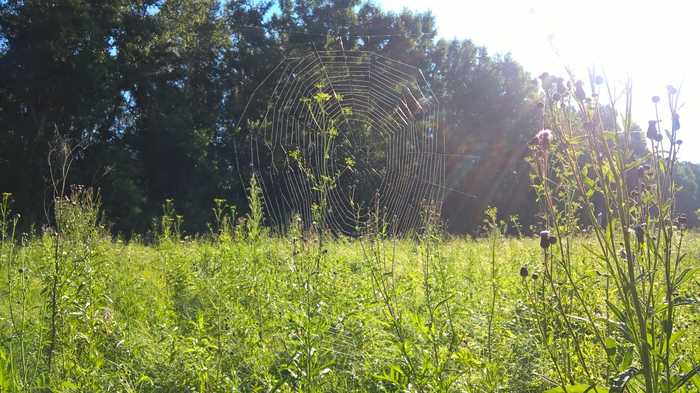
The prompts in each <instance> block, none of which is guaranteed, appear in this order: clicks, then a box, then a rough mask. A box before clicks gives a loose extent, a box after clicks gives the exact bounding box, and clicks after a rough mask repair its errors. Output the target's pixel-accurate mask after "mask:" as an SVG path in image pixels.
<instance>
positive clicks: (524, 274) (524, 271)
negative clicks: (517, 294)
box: [520, 266, 530, 278]
mask: <svg viewBox="0 0 700 393" xmlns="http://www.w3.org/2000/svg"><path fill="white" fill-rule="evenodd" d="M529 274H530V273H529V272H528V270H527V266H523V267H521V268H520V277H522V278H525V277H527V276H528V275H529Z"/></svg>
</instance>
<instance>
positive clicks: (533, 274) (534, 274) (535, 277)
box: [532, 272, 540, 280]
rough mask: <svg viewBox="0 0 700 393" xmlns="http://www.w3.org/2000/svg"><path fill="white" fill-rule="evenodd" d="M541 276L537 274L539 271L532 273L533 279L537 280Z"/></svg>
mask: <svg viewBox="0 0 700 393" xmlns="http://www.w3.org/2000/svg"><path fill="white" fill-rule="evenodd" d="M539 276H540V275H539V274H537V272H535V273H532V279H533V280H537V278H538V277H539Z"/></svg>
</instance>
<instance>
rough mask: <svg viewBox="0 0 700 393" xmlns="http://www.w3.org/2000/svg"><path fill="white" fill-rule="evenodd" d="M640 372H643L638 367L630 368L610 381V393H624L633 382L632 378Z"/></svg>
mask: <svg viewBox="0 0 700 393" xmlns="http://www.w3.org/2000/svg"><path fill="white" fill-rule="evenodd" d="M640 372H641V370H640V369H638V368H637V367H630V368H628V369H627V370H625V371H623V372H622V373H621V374H619V375H617V376H616V377H613V378H612V379H611V380H610V393H623V392H624V391H625V386H627V382H629V381H630V380H632V378H634V376H635V375H637V374H639V373H640Z"/></svg>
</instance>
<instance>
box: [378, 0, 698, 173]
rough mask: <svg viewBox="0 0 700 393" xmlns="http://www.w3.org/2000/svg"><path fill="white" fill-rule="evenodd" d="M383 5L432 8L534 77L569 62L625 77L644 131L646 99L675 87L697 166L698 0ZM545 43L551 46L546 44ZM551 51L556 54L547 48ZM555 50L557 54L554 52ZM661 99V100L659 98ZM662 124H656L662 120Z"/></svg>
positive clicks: (461, 0)
mask: <svg viewBox="0 0 700 393" xmlns="http://www.w3.org/2000/svg"><path fill="white" fill-rule="evenodd" d="M375 2H376V4H379V5H380V6H382V7H383V8H384V9H386V10H393V11H400V10H402V9H403V8H408V9H411V10H414V11H425V10H432V13H433V15H434V16H435V18H436V20H437V27H438V33H439V35H440V36H441V37H443V38H448V39H450V38H455V37H456V38H469V39H471V40H472V41H474V42H475V43H476V44H477V45H483V46H486V47H487V48H488V49H489V51H490V52H491V53H492V54H494V53H501V54H505V53H511V54H512V56H513V58H514V59H515V60H517V61H518V62H519V63H520V64H522V65H523V67H525V69H526V70H527V71H529V72H530V73H531V74H532V75H533V76H535V75H539V74H541V73H542V72H544V71H548V72H550V73H554V74H557V75H561V76H565V73H564V71H563V66H564V65H570V66H571V67H572V69H573V70H574V72H576V74H577V77H579V78H580V79H582V80H584V81H587V80H588V74H587V70H588V68H589V67H591V66H595V67H596V69H597V70H601V69H604V70H605V72H606V74H607V75H608V77H609V78H610V79H612V80H617V81H619V86H620V87H622V86H623V84H622V82H623V81H624V80H625V78H626V77H627V75H629V76H631V77H632V80H633V83H634V87H633V89H634V90H633V91H634V93H633V110H634V112H633V116H634V119H635V121H636V122H637V123H638V124H639V125H640V126H641V127H642V128H643V130H645V131H646V124H647V121H648V120H651V119H652V118H653V113H654V111H653V105H652V103H651V97H652V96H654V95H658V96H661V97H662V98H663V97H665V95H666V85H669V84H671V85H674V86H676V87H679V86H682V87H681V96H680V101H681V103H682V104H684V105H683V107H682V109H681V110H680V111H679V113H680V119H681V130H680V134H681V136H680V137H681V139H683V141H684V145H683V149H682V150H683V151H682V152H681V157H682V159H684V160H689V161H693V162H696V163H700V134H699V133H700V74H699V71H700V45H698V40H700V19H699V18H698V17H699V16H700V2H697V1H692V0H666V1H658V0H657V1H647V0H637V1H633V0H587V1H571V0H476V1H472V0H430V1H427V0H375ZM550 42H552V43H553V45H552V44H550ZM553 48H556V51H555V50H554V49H553ZM556 52H558V53H559V56H557V54H556ZM662 104H665V100H664V101H662ZM662 127H663V124H662Z"/></svg>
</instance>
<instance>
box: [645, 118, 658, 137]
mask: <svg viewBox="0 0 700 393" xmlns="http://www.w3.org/2000/svg"><path fill="white" fill-rule="evenodd" d="M660 135H661V134H659V130H658V128H657V127H656V120H649V127H647V138H649V139H651V140H652V141H655V140H657V137H658V136H660Z"/></svg>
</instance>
